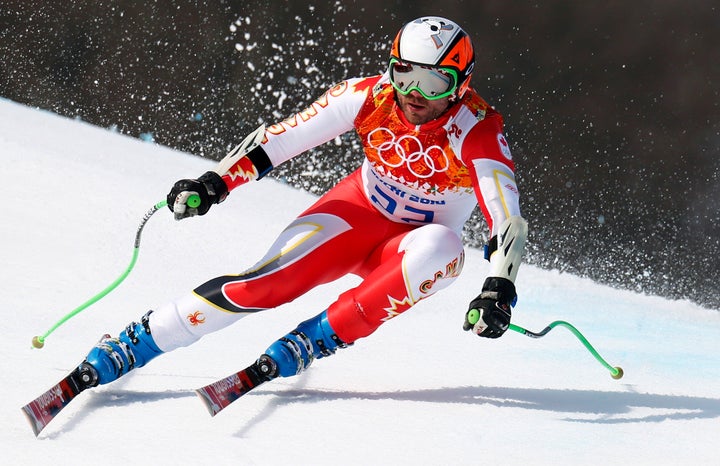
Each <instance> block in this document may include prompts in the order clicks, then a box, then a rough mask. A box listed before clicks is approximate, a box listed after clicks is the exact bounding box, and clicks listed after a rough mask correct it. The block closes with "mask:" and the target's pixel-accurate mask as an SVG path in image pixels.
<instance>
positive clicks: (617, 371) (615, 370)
mask: <svg viewBox="0 0 720 466" xmlns="http://www.w3.org/2000/svg"><path fill="white" fill-rule="evenodd" d="M557 326H562V327H565V328H566V329H568V330H570V331H571V332H572V333H573V335H575V336H576V337H577V339H578V340H580V342H581V343H582V344H583V345H584V346H585V348H586V349H587V350H588V351H589V352H590V354H592V355H593V356H594V357H595V359H597V361H598V362H599V363H600V364H602V365H603V366H604V367H605V368H606V369H607V370H609V371H610V376H611V377H612V378H613V379H615V380H619V379H621V378H622V376H623V375H624V372H623V370H622V367H620V366H615V367H613V366H611V365H610V364H608V362H607V361H605V359H603V357H602V356H600V353H598V352H597V350H596V349H595V348H593V345H591V344H590V342H589V341H588V340H587V338H585V336H584V335H583V334H582V333H580V330H578V329H576V328H575V327H574V326H573V325H572V324H570V323H568V322H565V321H563V320H556V321H554V322H551V323H550V324H549V325H548V326H547V327H545V328H544V329H542V330H541V331H540V332H537V333H536V332H531V331H530V330H527V329H524V328H522V327H520V326H518V325H515V324H510V326H509V328H510V330H512V331H514V332H518V333H521V334H523V335H527V336H528V337H530V338H542V337H544V336H545V335H546V334H547V333H548V332H549V331H550V330H552V329H553V328H555V327H557Z"/></svg>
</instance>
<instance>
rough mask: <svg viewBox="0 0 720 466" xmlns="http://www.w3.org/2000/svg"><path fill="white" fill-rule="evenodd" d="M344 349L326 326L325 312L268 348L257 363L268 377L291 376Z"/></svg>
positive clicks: (332, 331)
mask: <svg viewBox="0 0 720 466" xmlns="http://www.w3.org/2000/svg"><path fill="white" fill-rule="evenodd" d="M346 346H347V344H345V343H344V342H343V341H342V340H340V338H339V337H338V336H337V334H336V333H335V331H334V330H333V329H332V327H331V326H330V324H329V323H328V320H327V311H323V312H322V313H320V314H318V315H317V316H315V317H313V318H311V319H308V320H306V321H305V322H303V323H301V324H300V325H298V326H297V328H296V329H295V330H293V331H292V332H290V333H288V334H287V335H285V336H284V337H282V338H280V339H279V340H277V341H276V342H275V343H273V344H272V345H270V347H269V348H268V349H267V350H266V351H265V354H264V355H263V356H262V357H261V358H260V361H259V362H263V363H264V364H265V369H264V371H265V372H266V376H267V377H268V378H274V377H278V376H280V377H291V376H293V375H296V374H299V373H300V372H302V371H304V370H305V369H307V368H308V366H310V364H312V362H313V361H314V360H315V359H320V358H323V357H326V356H330V355H332V354H334V353H335V351H336V350H337V348H345V347H346ZM268 357H269V358H270V361H268V359H267V358H268Z"/></svg>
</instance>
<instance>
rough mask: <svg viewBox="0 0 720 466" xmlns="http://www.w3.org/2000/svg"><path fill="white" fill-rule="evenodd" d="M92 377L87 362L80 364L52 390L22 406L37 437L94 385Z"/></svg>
mask: <svg viewBox="0 0 720 466" xmlns="http://www.w3.org/2000/svg"><path fill="white" fill-rule="evenodd" d="M92 377H93V373H91V372H89V368H88V367H86V364H80V365H79V366H78V367H77V368H76V369H75V370H73V371H72V372H70V373H69V374H68V375H67V376H65V378H63V379H62V380H61V381H60V382H58V383H57V384H56V385H55V386H53V387H52V388H51V389H50V390H48V391H46V392H45V393H43V394H42V395H40V396H39V397H37V398H35V399H34V400H33V401H31V402H30V403H28V404H26V405H25V406H23V407H22V411H23V413H24V414H25V417H26V418H27V420H28V421H29V422H30V427H32V430H33V432H34V433H35V436H36V437H37V436H38V435H39V434H40V432H41V431H42V430H43V429H44V428H45V427H46V426H47V425H48V424H49V423H50V421H52V420H53V419H55V416H57V415H58V413H59V412H60V411H62V409H63V408H64V407H65V406H67V405H68V404H70V402H71V401H72V400H74V399H75V397H76V396H78V395H79V394H80V393H81V392H83V391H85V389H87V388H89V387H90V386H92V385H91V383H92V380H93V378H92Z"/></svg>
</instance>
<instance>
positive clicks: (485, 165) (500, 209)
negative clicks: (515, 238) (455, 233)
mask: <svg viewBox="0 0 720 466" xmlns="http://www.w3.org/2000/svg"><path fill="white" fill-rule="evenodd" d="M473 169H474V170H475V173H476V174H477V179H478V184H479V187H480V192H481V194H482V200H483V203H484V205H485V210H486V211H487V214H488V215H489V216H490V218H491V219H492V231H491V232H490V237H491V238H492V237H493V236H495V235H497V233H498V229H499V227H500V225H501V224H502V223H503V222H505V220H507V219H508V218H510V217H513V216H519V215H520V200H519V198H520V195H519V192H518V188H517V183H516V182H515V175H514V174H513V172H512V170H510V168H508V166H507V165H505V164H503V163H500V162H497V161H495V160H491V159H476V160H475V161H474V166H473Z"/></svg>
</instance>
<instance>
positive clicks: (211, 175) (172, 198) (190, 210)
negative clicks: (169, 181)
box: [167, 171, 228, 220]
mask: <svg viewBox="0 0 720 466" xmlns="http://www.w3.org/2000/svg"><path fill="white" fill-rule="evenodd" d="M227 195H228V188H227V185H226V184H225V182H224V181H223V179H222V177H221V176H220V175H218V174H217V173H215V172H213V171H209V172H207V173H205V174H203V175H202V176H201V177H199V178H198V179H196V180H190V179H185V180H180V181H178V182H176V183H175V184H174V185H173V187H172V189H171V190H170V192H169V193H168V195H167V205H168V208H169V209H170V210H171V211H172V212H173V213H174V214H175V220H182V219H184V218H187V217H193V216H195V215H205V214H206V213H207V212H208V210H210V207H211V206H212V204H219V203H220V202H222V201H224V200H225V198H226V197H227ZM198 199H199V201H200V203H199V204H198V203H197V200H198ZM188 201H190V202H188Z"/></svg>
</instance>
